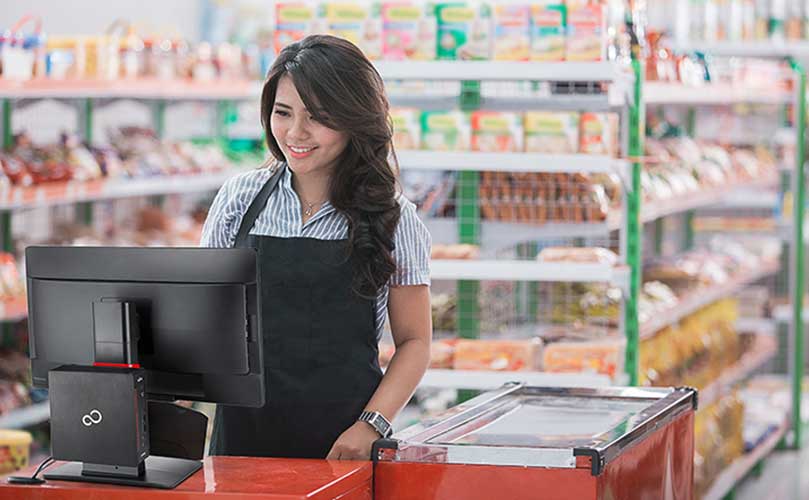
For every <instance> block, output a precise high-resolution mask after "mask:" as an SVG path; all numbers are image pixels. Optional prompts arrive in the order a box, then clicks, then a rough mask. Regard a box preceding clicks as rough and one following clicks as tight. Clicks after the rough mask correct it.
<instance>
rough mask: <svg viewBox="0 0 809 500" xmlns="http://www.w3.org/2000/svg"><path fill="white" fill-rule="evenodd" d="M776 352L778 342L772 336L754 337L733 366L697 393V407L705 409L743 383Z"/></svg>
mask: <svg viewBox="0 0 809 500" xmlns="http://www.w3.org/2000/svg"><path fill="white" fill-rule="evenodd" d="M777 352H778V342H777V341H776V339H775V337H773V336H772V335H765V334H761V335H756V337H755V340H754V341H753V344H752V345H751V346H750V348H749V349H748V350H747V352H745V353H744V354H743V355H742V357H741V359H739V361H738V362H736V364H735V365H733V366H731V367H729V368H727V369H726V370H724V371H723V372H722V374H721V375H720V376H719V378H718V379H716V380H715V381H713V382H712V383H711V385H709V386H708V387H705V388H704V389H702V390H701V391H699V406H700V408H705V407H707V406H708V405H710V404H711V403H713V402H714V401H717V400H718V399H719V398H720V397H721V396H723V395H725V394H727V393H728V391H729V390H730V389H732V388H733V387H735V386H736V385H738V384H739V383H740V382H743V381H744V380H746V379H747V378H749V377H750V376H751V375H753V374H754V373H755V372H756V371H757V370H758V369H760V368H761V367H762V366H763V365H764V364H765V363H767V362H768V361H770V360H771V359H773V358H774V357H775V354H776V353H777Z"/></svg>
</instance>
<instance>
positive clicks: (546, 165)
mask: <svg viewBox="0 0 809 500" xmlns="http://www.w3.org/2000/svg"><path fill="white" fill-rule="evenodd" d="M396 156H397V158H398V159H399V166H400V167H401V169H402V170H403V171H406V170H452V171H481V170H482V171H490V172H523V173H535V172H536V173H539V172H544V173H620V172H626V171H627V170H628V168H629V164H628V162H626V161H623V160H618V159H615V158H612V157H609V156H602V155H578V154H568V155H563V154H540V153H481V152H447V151H399V152H397V154H396Z"/></svg>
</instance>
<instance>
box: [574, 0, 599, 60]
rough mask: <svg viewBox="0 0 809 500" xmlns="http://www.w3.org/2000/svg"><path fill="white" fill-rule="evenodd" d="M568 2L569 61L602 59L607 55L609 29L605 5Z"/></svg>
mask: <svg viewBox="0 0 809 500" xmlns="http://www.w3.org/2000/svg"><path fill="white" fill-rule="evenodd" d="M581 3H582V2H570V1H569V2H568V3H567V44H566V52H565V58H566V59H567V60H568V61H600V60H602V59H605V57H606V54H605V52H606V47H607V38H606V37H607V30H606V15H605V14H606V12H605V6H604V5H600V4H584V5H582V4H581Z"/></svg>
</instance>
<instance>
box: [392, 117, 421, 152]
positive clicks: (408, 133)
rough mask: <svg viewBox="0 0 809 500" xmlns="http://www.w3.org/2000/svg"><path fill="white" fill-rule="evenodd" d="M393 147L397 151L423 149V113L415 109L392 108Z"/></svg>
mask: <svg viewBox="0 0 809 500" xmlns="http://www.w3.org/2000/svg"><path fill="white" fill-rule="evenodd" d="M390 119H391V122H392V123H393V145H394V147H395V148H396V149H421V111H420V110H418V109H414V108H391V110H390Z"/></svg>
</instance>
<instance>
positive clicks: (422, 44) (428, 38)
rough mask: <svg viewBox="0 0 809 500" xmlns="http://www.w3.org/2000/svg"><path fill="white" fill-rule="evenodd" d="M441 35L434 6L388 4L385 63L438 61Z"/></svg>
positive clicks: (385, 9) (385, 6) (384, 11)
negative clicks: (390, 61)
mask: <svg viewBox="0 0 809 500" xmlns="http://www.w3.org/2000/svg"><path fill="white" fill-rule="evenodd" d="M437 31H438V27H437V24H436V20H435V7H434V6H432V5H430V4H427V5H422V4H420V3H416V2H388V3H385V4H383V5H382V57H383V58H384V59H390V60H403V59H411V60H433V59H435V50H436V44H437V42H436V40H437V38H436V37H437Z"/></svg>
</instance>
